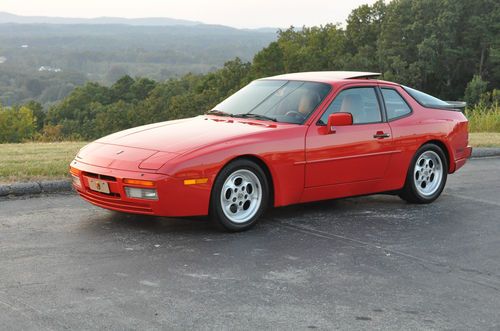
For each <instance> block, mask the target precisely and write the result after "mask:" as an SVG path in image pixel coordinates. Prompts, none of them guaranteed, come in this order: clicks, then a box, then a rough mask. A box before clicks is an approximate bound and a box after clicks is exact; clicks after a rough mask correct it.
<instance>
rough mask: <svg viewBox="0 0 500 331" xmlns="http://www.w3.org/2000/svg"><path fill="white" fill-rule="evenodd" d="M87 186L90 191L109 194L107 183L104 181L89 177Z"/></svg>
mask: <svg viewBox="0 0 500 331" xmlns="http://www.w3.org/2000/svg"><path fill="white" fill-rule="evenodd" d="M89 187H90V189H91V190H92V191H97V192H101V193H106V194H109V193H110V190H109V185H108V183H106V182H105V181H102V180H98V179H93V178H89Z"/></svg>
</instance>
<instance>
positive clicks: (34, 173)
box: [0, 142, 86, 184]
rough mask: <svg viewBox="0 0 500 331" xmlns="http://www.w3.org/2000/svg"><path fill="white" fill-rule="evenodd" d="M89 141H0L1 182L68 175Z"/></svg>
mask: <svg viewBox="0 0 500 331" xmlns="http://www.w3.org/2000/svg"><path fill="white" fill-rule="evenodd" d="M85 144H86V143H85V142H58V143H24V144H0V183H4V184H5V183H11V182H20V181H30V180H44V179H51V180H53V179H62V178H68V166H69V163H70V162H71V160H72V159H73V158H74V157H75V155H76V153H77V152H78V150H79V149H80V148H81V147H82V146H83V145H85Z"/></svg>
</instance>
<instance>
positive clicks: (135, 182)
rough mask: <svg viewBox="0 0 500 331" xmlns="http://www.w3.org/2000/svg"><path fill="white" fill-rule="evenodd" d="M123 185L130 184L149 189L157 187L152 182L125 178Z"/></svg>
mask: <svg viewBox="0 0 500 331" xmlns="http://www.w3.org/2000/svg"><path fill="white" fill-rule="evenodd" d="M123 183H125V184H129V185H138V186H148V187H152V186H155V182H153V181H150V180H141V179H129V178H125V179H124V180H123Z"/></svg>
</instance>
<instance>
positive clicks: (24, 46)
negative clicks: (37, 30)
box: [21, 44, 30, 48]
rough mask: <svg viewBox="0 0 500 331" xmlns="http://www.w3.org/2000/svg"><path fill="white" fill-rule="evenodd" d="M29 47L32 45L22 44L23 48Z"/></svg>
mask: <svg viewBox="0 0 500 331" xmlns="http://www.w3.org/2000/svg"><path fill="white" fill-rule="evenodd" d="M28 47H30V45H26V44H24V45H21V48H28Z"/></svg>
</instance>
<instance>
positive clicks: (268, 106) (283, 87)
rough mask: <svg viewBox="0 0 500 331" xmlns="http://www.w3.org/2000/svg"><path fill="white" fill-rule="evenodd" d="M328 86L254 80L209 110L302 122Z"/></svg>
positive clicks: (311, 83) (323, 95)
mask: <svg viewBox="0 0 500 331" xmlns="http://www.w3.org/2000/svg"><path fill="white" fill-rule="evenodd" d="M330 88H331V86H330V85H328V84H324V83H314V82H301V81H286V80H257V81H254V82H252V83H250V84H248V85H247V86H245V87H244V88H242V89H241V90H239V91H238V92H236V93H235V94H233V95H231V96H230V97H229V98H227V99H226V100H224V101H222V102H221V103H219V104H218V105H217V106H215V107H214V109H212V110H211V111H209V112H208V113H209V114H210V113H212V114H217V115H226V116H233V117H249V118H257V119H263V120H272V121H277V122H285V123H296V124H302V123H303V122H304V121H305V120H306V119H307V118H308V117H309V115H311V114H312V113H313V111H314V110H315V109H316V107H317V106H318V105H319V104H320V103H321V102H322V101H323V99H324V98H325V97H326V95H327V94H328V92H329V91H330Z"/></svg>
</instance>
